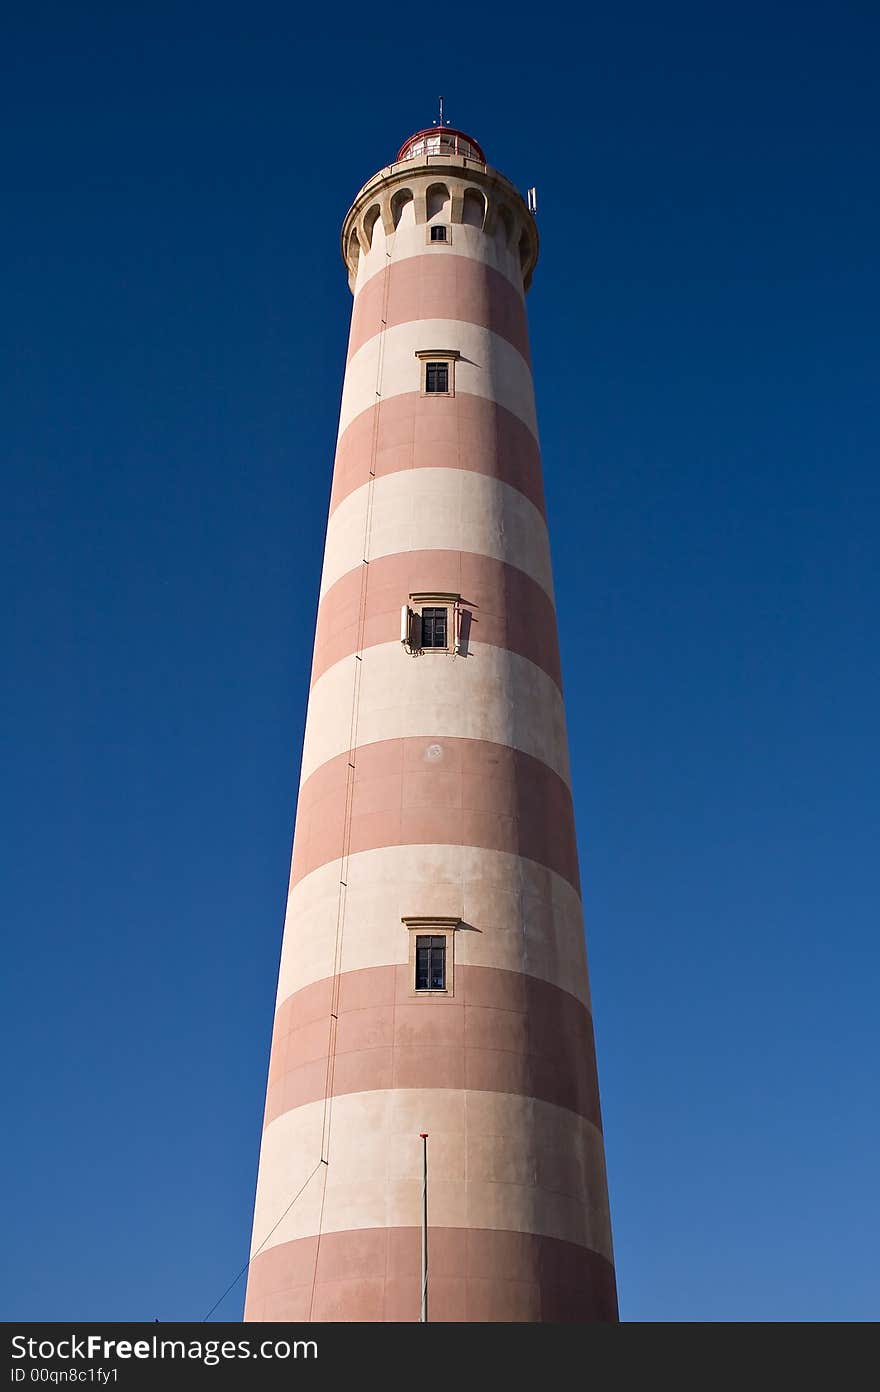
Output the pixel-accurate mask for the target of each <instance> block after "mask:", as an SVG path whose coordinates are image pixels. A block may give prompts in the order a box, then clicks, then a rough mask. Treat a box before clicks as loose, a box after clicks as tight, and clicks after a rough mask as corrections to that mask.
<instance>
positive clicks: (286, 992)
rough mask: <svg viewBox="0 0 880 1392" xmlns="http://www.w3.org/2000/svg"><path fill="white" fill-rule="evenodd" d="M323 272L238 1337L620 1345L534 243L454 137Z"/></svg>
mask: <svg viewBox="0 0 880 1392" xmlns="http://www.w3.org/2000/svg"><path fill="white" fill-rule="evenodd" d="M342 256H343V260H344V262H345V265H346V268H347V272H348V280H349V285H350V287H351V290H352V293H353V297H354V302H353V308H352V317H351V330H350V336H349V343H348V355H347V361H346V367H345V378H344V384H343V389H342V403H341V409H340V419H339V433H338V439H337V446H336V457H335V463H334V469H333V484H332V491H331V497H330V505H329V519H328V522H327V533H326V543H325V549H324V567H323V574H322V577H321V585H320V596H319V602H318V610H317V619H316V632H315V644H314V656H313V664H312V673H311V687H310V692H309V699H308V713H307V718H306V728H305V738H304V745H303V754H302V771H301V781H300V787H299V796H298V804H297V812H296V827H295V835H294V845H293V859H292V867H291V874H290V887H289V895H288V901H287V910H286V919H285V927H284V939H283V947H282V955H281V964H280V969H279V981H278V993H277V1001H276V1008H275V1020H274V1029H273V1036H272V1048H271V1058H270V1065H269V1078H268V1088H267V1096H266V1108H265V1117H264V1127H263V1135H262V1145H261V1151H260V1162H259V1176H258V1182H257V1193H256V1202H255V1212H254V1222H253V1240H252V1246H251V1260H250V1265H249V1269H248V1285H247V1297H246V1305H245V1319H246V1320H257V1321H272V1320H284V1321H305V1320H315V1321H328V1320H344V1321H349V1320H358V1321H411V1320H418V1319H420V1318H427V1319H428V1320H431V1321H468V1322H470V1321H537V1322H542V1321H543V1322H569V1321H580V1322H586V1321H613V1320H616V1319H617V1299H616V1287H615V1280H614V1270H613V1259H612V1247H611V1229H610V1220H609V1210H608V1196H607V1185H606V1178H605V1163H604V1149H603V1140H602V1129H601V1116H600V1109H599V1091H598V1083H597V1074H596V1062H595V1050H594V1041H593V1025H592V1016H591V1010H590V995H589V986H588V976H587V961H586V950H585V944H584V929H583V918H582V910H581V899H580V880H579V871H578V858H577V849H576V842H575V826H574V812H573V805H572V794H571V777H570V770H569V758H568V745H567V736H566V721H565V708H564V703H563V694H562V683H561V676H560V661H559V645H558V634H557V624H556V613H555V605H554V594H553V581H552V573H551V564H550V546H549V539H548V532H547V523H546V518H545V510H544V495H543V485H542V472H541V457H540V450H539V444H538V430H537V423H536V413H535V400H534V390H533V384H532V372H531V359H530V350H529V339H528V329H527V322H526V310H525V293H526V291H527V290H528V288H529V285H530V282H531V279H532V274H533V271H534V268H535V263H536V260H537V256H538V234H537V230H536V225H535V219H534V216H533V214H532V212H531V211H530V208H529V206H527V204H526V202H525V201H524V199H523V197H522V196H521V194H520V193H519V192H518V191H517V189H516V188H515V187H514V185H513V184H512V183H510V182H509V180H508V179H506V178H505V177H504V175H502V174H501V173H499V171H498V170H497V169H494V168H493V167H492V166H491V165H489V164H488V162H487V160H486V157H485V155H484V153H483V150H482V149H481V147H480V145H479V144H478V143H477V141H476V140H474V139H473V138H472V137H471V136H468V135H466V134H465V133H464V132H463V131H459V130H455V129H452V128H451V127H449V126H446V125H443V124H439V125H436V126H434V127H432V128H430V129H428V130H422V131H419V132H417V133H416V134H415V135H413V136H412V137H411V138H410V139H409V140H407V141H406V143H405V144H404V145H403V147H402V148H401V149H400V151H399V153H398V154H397V156H396V158H395V159H394V160H393V162H392V163H391V164H389V165H387V166H386V167H385V168H383V169H381V170H380V171H379V172H378V173H377V174H375V175H374V176H373V177H372V178H371V179H370V180H369V181H368V182H367V183H366V184H365V185H364V187H363V188H362V189H361V191H360V193H359V194H358V195H357V197H356V199H355V201H354V203H353V204H352V207H351V209H350V210H349V212H348V214H347V216H346V218H345V221H344V223H343V228H342ZM426 1165H427V1174H428V1179H427V1203H426V1204H425V1202H424V1199H425V1184H424V1169H425V1166H426ZM425 1211H426V1212H427V1221H426V1223H423V1215H424V1213H425ZM425 1239H426V1240H427V1246H426V1251H427V1263H426V1265H427V1294H425V1282H424V1279H423V1271H424V1266H423V1250H422V1244H423V1241H424V1240H425ZM423 1297H424V1298H423Z"/></svg>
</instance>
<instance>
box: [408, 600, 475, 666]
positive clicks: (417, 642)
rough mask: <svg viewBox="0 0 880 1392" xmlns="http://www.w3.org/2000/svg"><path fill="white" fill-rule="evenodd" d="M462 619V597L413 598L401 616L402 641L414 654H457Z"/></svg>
mask: <svg viewBox="0 0 880 1392" xmlns="http://www.w3.org/2000/svg"><path fill="white" fill-rule="evenodd" d="M461 615H462V611H461V595H457V594H411V595H410V597H409V600H408V601H407V603H406V604H404V605H403V608H402V609H401V612H400V641H401V643H402V644H403V645H404V647H405V648H406V649H407V651H408V652H411V653H422V652H445V653H449V652H451V653H457V652H459V651H460V639H461V626H462V616H461Z"/></svg>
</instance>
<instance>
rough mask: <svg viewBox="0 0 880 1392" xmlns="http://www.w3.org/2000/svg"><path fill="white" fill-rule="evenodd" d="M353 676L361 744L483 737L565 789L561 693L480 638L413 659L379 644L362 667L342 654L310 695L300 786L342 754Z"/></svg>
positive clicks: (399, 648) (529, 666) (396, 646)
mask: <svg viewBox="0 0 880 1392" xmlns="http://www.w3.org/2000/svg"><path fill="white" fill-rule="evenodd" d="M358 675H359V677H360V690H359V693H358V702H357V728H356V730H355V732H354V734H355V742H356V744H357V745H358V746H359V747H361V746H363V745H366V744H375V743H376V742H377V741H379V740H392V739H409V738H418V737H420V736H422V737H425V738H430V739H432V740H440V741H442V740H444V739H472V740H487V741H488V742H489V743H491V744H500V745H506V746H508V747H509V748H511V749H518V750H520V751H521V752H522V753H523V754H530V755H532V757H533V758H535V759H541V760H542V761H543V762H544V763H545V764H547V765H548V766H549V767H550V768H552V769H553V770H554V772H555V773H558V774H559V776H560V778H562V779H563V781H564V782H565V783H566V784H569V785H570V782H571V775H570V770H569V763H568V741H567V738H566V731H565V707H564V705H563V700H562V693H561V692H560V690H559V687H558V686H557V685H556V683H555V682H554V681H553V680H552V678H551V677H548V676H547V673H546V672H542V671H541V669H540V667H537V666H536V665H535V663H534V662H530V661H529V659H528V658H527V657H521V656H520V655H519V653H514V652H510V651H509V650H508V649H507V648H496V647H492V646H491V645H489V644H488V643H479V642H477V643H469V644H468V651H467V654H466V655H456V656H453V655H452V654H451V653H441V652H426V653H423V654H421V655H418V656H413V655H411V654H410V653H408V652H407V651H406V649H405V648H404V647H403V645H402V644H401V643H399V642H398V643H379V644H376V645H375V646H374V647H370V648H367V649H366V650H365V652H364V654H363V657H362V659H361V660H360V662H358V659H357V658H356V657H354V656H353V655H349V656H347V657H344V658H342V659H341V660H340V661H339V662H337V663H334V665H333V666H332V667H330V668H328V669H327V671H326V672H323V673H322V675H321V676H320V677H319V678H318V680H317V681H316V682H315V684H314V686H313V687H312V690H311V693H310V695H309V713H308V717H307V719H306V733H305V743H304V746H303V756H302V774H301V779H300V782H301V783H304V782H305V780H306V779H307V778H309V777H310V776H311V774H313V773H314V772H315V769H317V768H320V766H321V765H322V764H325V763H326V762H327V760H328V759H333V758H335V757H336V756H337V755H339V754H345V753H347V751H348V749H349V746H350V740H351V734H352V728H351V721H352V707H353V702H354V695H355V682H356V680H357V678H358ZM439 747H440V746H438V748H439Z"/></svg>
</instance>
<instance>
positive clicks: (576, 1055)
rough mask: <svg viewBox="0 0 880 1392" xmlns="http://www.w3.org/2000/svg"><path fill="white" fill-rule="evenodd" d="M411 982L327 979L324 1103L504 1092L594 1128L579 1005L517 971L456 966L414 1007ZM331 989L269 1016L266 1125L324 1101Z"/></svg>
mask: <svg viewBox="0 0 880 1392" xmlns="http://www.w3.org/2000/svg"><path fill="white" fill-rule="evenodd" d="M470 926H471V927H472V928H476V929H479V927H480V925H479V924H474V925H470ZM400 932H401V935H402V936H403V935H405V934H406V932H407V930H406V929H405V928H404V927H403V925H402V924H401V928H400ZM410 975H411V969H410V967H409V966H386V967H367V968H363V969H362V970H360V971H354V972H345V973H343V974H342V976H340V977H337V978H335V983H336V985H337V987H338V990H339V996H338V1000H337V1001H336V1002H335V1014H336V1016H337V1023H336V1043H335V1048H334V1051H333V1059H334V1063H333V1086H332V1093H333V1095H334V1096H337V1097H338V1096H342V1095H344V1094H345V1093H351V1092H373V1091H377V1090H379V1089H386V1088H419V1089H426V1088H457V1089H461V1088H467V1089H470V1090H472V1091H475V1092H504V1093H514V1094H516V1095H517V1096H521V1097H537V1098H539V1099H540V1100H541V1101H542V1102H551V1103H553V1105H554V1106H557V1107H567V1108H568V1109H569V1110H570V1111H573V1112H577V1114H578V1115H579V1116H583V1117H586V1119H587V1120H588V1121H591V1122H592V1123H593V1125H594V1126H597V1127H599V1128H601V1125H602V1118H601V1114H600V1111H599V1084H598V1080H597V1077H596V1052H595V1044H594V1041H593V1022H592V1018H591V1016H590V1012H589V1011H588V1010H587V1008H586V1006H585V1005H584V1004H583V1003H582V1002H581V1001H579V1000H577V999H576V998H575V997H574V996H572V995H570V994H569V993H568V992H567V991H563V990H561V989H560V988H559V987H558V986H553V985H551V984H550V983H549V982H547V981H541V980H540V979H539V978H537V977H534V976H526V975H524V974H523V973H521V972H512V971H505V970H502V969H501V968H498V967H471V966H458V965H456V967H455V973H454V991H455V994H454V995H453V996H448V997H447V996H423V997H422V998H417V997H416V998H414V996H413V992H412V989H411V987H412V982H411V980H410ZM333 987H334V979H331V978H328V979H326V980H323V981H316V982H314V983H313V984H312V985H310V986H305V987H303V989H302V990H301V991H297V992H295V993H294V995H292V996H288V998H287V999H286V1000H285V1001H283V1002H282V1004H281V1005H280V1006H279V1008H278V1013H277V1015H276V1017H275V1031H274V1034H273V1038H272V1054H271V1059H270V1064H269V1087H268V1091H267V1095H266V1114H265V1118H264V1125H265V1126H268V1125H269V1123H270V1122H271V1121H274V1119H275V1117H277V1116H280V1115H281V1113H282V1112H288V1111H291V1110H292V1109H293V1108H294V1107H302V1106H304V1105H306V1104H307V1103H309V1102H318V1101H321V1100H322V1099H323V1098H324V1096H325V1095H326V1092H327V1056H328V1052H329V1041H330V1033H329V1031H330V1011H331V1009H333V1005H334V1003H331V997H332V995H333Z"/></svg>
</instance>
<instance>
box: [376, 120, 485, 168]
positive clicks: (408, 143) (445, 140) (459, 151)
mask: <svg viewBox="0 0 880 1392" xmlns="http://www.w3.org/2000/svg"><path fill="white" fill-rule="evenodd" d="M417 155H464V157H465V159H475V160H479V162H480V164H485V163H486V156H485V155H484V154H483V151H482V150H481V148H480V146H479V145H478V144H477V142H476V140H474V138H473V136H472V135H466V134H465V132H464V131H460V130H456V129H455V128H454V127H453V126H429V127H428V128H427V130H420V131H416V133H415V135H411V136H410V138H409V140H405V141H404V142H403V144H402V145H401V147H400V150H399V151H398V155H397V159H398V160H406V159H415V158H416V156H417Z"/></svg>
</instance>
